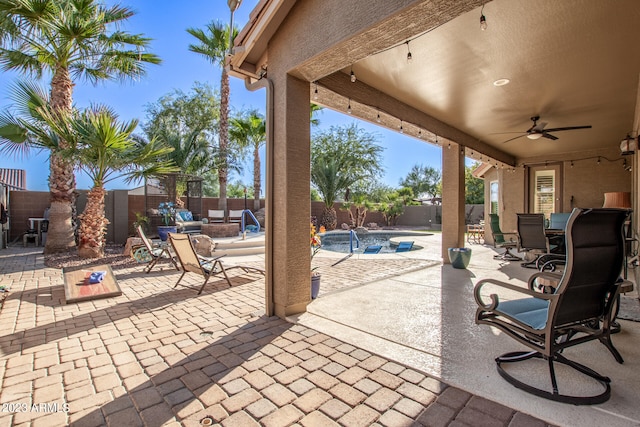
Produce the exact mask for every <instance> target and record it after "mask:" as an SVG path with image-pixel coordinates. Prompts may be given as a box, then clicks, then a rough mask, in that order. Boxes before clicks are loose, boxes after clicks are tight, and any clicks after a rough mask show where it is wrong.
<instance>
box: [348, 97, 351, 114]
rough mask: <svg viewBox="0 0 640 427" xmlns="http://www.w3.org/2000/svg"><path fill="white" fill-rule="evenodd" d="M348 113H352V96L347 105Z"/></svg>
mask: <svg viewBox="0 0 640 427" xmlns="http://www.w3.org/2000/svg"><path fill="white" fill-rule="evenodd" d="M347 114H351V98H349V105H348V106H347Z"/></svg>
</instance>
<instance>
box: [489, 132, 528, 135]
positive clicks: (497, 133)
mask: <svg viewBox="0 0 640 427" xmlns="http://www.w3.org/2000/svg"><path fill="white" fill-rule="evenodd" d="M509 133H519V134H522V135H525V133H524V132H491V133H490V134H489V135H506V134H509Z"/></svg>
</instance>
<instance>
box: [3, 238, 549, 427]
mask: <svg viewBox="0 0 640 427" xmlns="http://www.w3.org/2000/svg"><path fill="white" fill-rule="evenodd" d="M43 261H44V259H43V255H42V254H40V253H38V252H37V250H34V249H33V248H31V249H29V248H27V249H23V248H10V249H7V250H2V251H0V285H4V286H7V287H10V293H9V294H8V298H7V299H6V300H5V301H4V305H3V307H2V309H1V311H0V325H1V326H2V331H1V332H0V356H1V358H0V373H1V375H2V389H1V391H0V403H1V404H2V411H1V412H0V425H15V426H23V425H25V426H26V425H33V426H40V425H41V426H64V425H69V424H71V425H75V426H103V425H107V426H118V427H121V426H137V425H140V426H143V425H145V426H160V425H185V426H197V425H202V422H203V420H204V419H205V418H207V417H208V418H210V419H211V421H212V422H213V424H214V425H218V424H219V425H222V426H252V425H256V426H258V425H263V426H289V425H300V426H331V425H342V426H369V425H380V426H409V425H417V426H419V425H425V426H446V425H452V426H463V425H471V426H544V425H545V423H544V422H542V421H540V420H537V419H535V418H533V417H530V416H528V415H525V414H523V413H519V412H515V411H513V410H511V409H509V408H507V407H505V406H502V405H498V404H496V403H493V402H491V401H490V400H487V399H485V398H483V397H481V396H474V395H471V394H469V393H466V392H464V391H462V390H460V389H457V388H454V387H448V386H447V385H446V384H443V383H441V382H440V381H438V380H436V379H434V378H430V377H428V376H426V375H425V374H423V373H421V372H419V371H417V370H415V369H412V368H411V367H408V366H403V365H400V364H398V363H395V362H394V361H392V360H388V359H385V358H382V357H379V356H377V355H376V354H372V353H370V352H367V351H364V350H362V349H359V348H358V347H356V346H353V345H350V344H348V343H345V342H342V341H339V340H337V339H334V338H332V337H331V336H327V335H325V334H322V333H319V332H317V331H314V330H313V329H310V328H307V327H302V326H299V325H295V324H291V323H287V322H286V321H284V320H281V319H279V318H275V317H272V318H268V317H266V316H264V315H263V313H264V304H263V298H264V280H263V278H262V276H259V275H250V274H245V273H243V272H242V271H241V270H238V269H235V270H232V274H231V281H232V283H233V284H234V286H233V287H231V288H229V287H228V286H226V283H225V282H222V281H219V280H218V281H214V282H213V284H212V285H207V288H205V291H204V292H203V294H202V295H200V296H198V295H196V291H194V290H191V289H186V288H179V289H173V288H172V286H173V284H174V283H175V281H176V280H177V278H178V276H179V274H180V273H179V272H176V271H175V270H172V269H171V268H168V267H166V268H164V269H162V270H158V271H155V270H154V271H152V272H151V273H150V274H143V273H142V266H140V265H132V266H125V267H123V268H117V269H114V273H115V274H116V277H117V279H118V281H119V284H120V287H121V288H122V291H123V295H122V296H120V297H116V298H110V299H102V300H94V301H88V302H81V303H75V304H69V305H66V304H65V301H64V290H63V286H62V283H63V282H62V272H61V270H60V269H54V268H46V267H45V266H44V262H43ZM362 262H367V261H360V262H358V263H356V264H352V267H353V268H357V269H358V271H361V270H362V265H361V263H362ZM393 263H396V264H393ZM374 264H375V265H374ZM415 268H419V266H418V265H417V264H416V263H411V262H408V261H407V260H398V261H395V260H385V261H379V260H377V261H372V263H371V264H370V267H369V269H371V270H375V269H378V270H379V271H385V270H386V271H387V272H390V271H393V272H394V273H393V274H397V273H398V271H402V270H403V269H404V270H411V269H415ZM336 271H337V273H334V274H335V276H334V277H333V278H332V281H334V282H338V283H345V284H355V282H356V281H357V280H354V279H353V277H354V271H349V268H345V269H343V270H336ZM340 274H344V275H345V278H346V277H351V278H352V279H351V282H349V281H347V280H346V279H345V280H344V281H341V278H340ZM380 275H382V274H381V273H380ZM200 279H201V278H200V277H198V276H196V275H192V274H188V275H187V276H186V277H185V280H187V282H188V283H191V284H193V285H196V284H199V283H201V282H200ZM325 291H326V290H325Z"/></svg>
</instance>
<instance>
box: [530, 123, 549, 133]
mask: <svg viewBox="0 0 640 427" xmlns="http://www.w3.org/2000/svg"><path fill="white" fill-rule="evenodd" d="M546 125H547V124H546V123H540V124H539V125H537V126H534V127H533V128H531V132H542V131H543V130H544V127H545V126H546Z"/></svg>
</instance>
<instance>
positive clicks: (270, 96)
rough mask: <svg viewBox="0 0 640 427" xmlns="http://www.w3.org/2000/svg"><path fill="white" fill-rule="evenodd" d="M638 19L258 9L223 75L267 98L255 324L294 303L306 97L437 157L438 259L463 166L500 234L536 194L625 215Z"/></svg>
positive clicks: (410, 3) (292, 6) (623, 5)
mask: <svg viewBox="0 0 640 427" xmlns="http://www.w3.org/2000/svg"><path fill="white" fill-rule="evenodd" d="M232 3H236V4H237V2H232ZM481 18H482V21H483V22H484V23H485V24H486V28H485V29H484V30H483V28H481ZM639 19H640V7H638V4H637V3H636V2H635V1H633V0H625V1H621V2H618V1H601V2H589V3H586V4H585V3H584V2H580V1H563V2H556V1H552V0H541V1H538V2H535V4H532V3H531V2H528V1H524V0H518V1H508V0H494V1H491V2H483V1H479V0H465V1H456V2H447V1H433V0H403V1H394V2H387V1H382V0H381V1H366V0H362V1H359V0H355V1H352V2H350V3H349V6H348V7H346V6H345V5H344V3H343V2H340V1H338V0H335V1H333V0H327V1H323V2H311V1H293V0H262V1H260V2H259V3H258V5H257V7H256V8H255V10H254V11H253V13H252V15H251V18H250V22H249V23H248V24H247V25H246V26H245V27H244V29H243V30H242V31H241V33H240V34H239V36H238V37H237V38H236V39H235V47H234V49H233V52H232V55H231V56H230V57H229V60H228V69H229V72H230V73H231V75H233V76H236V77H239V78H242V79H244V80H245V85H246V86H247V88H249V89H251V90H254V89H258V88H266V89H267V90H266V92H267V97H266V98H267V99H266V103H267V119H268V141H267V161H266V164H267V180H266V187H267V190H266V195H267V202H266V206H267V221H268V223H267V227H266V229H267V232H268V236H267V254H268V255H267V260H266V268H267V290H266V296H265V299H266V307H267V313H269V314H272V313H275V314H276V315H278V316H280V317H285V316H288V315H291V314H295V313H300V312H304V311H305V309H306V306H307V304H309V302H310V300H309V292H308V288H309V284H308V283H309V280H310V279H309V270H310V259H309V257H308V255H305V254H306V253H308V248H307V246H308V242H307V238H306V233H307V231H306V228H307V222H308V218H309V210H308V209H307V208H305V206H302V207H301V203H300V201H301V200H307V199H308V198H309V168H308V164H309V150H310V148H309V136H310V130H309V114H308V111H307V105H309V103H310V102H314V103H317V104H320V105H322V106H325V107H327V108H331V109H334V110H336V111H341V112H344V113H345V114H346V113H347V112H348V113H350V114H351V115H352V116H353V117H357V118H360V119H362V120H366V121H369V122H371V123H378V124H379V125H380V126H383V127H386V128H389V129H393V130H396V131H398V132H402V133H404V134H405V135H411V136H413V137H415V138H418V139H422V140H424V141H425V143H430V144H437V145H438V146H440V147H442V159H443V160H442V174H443V197H442V207H443V211H442V217H443V230H442V231H443V234H442V246H441V256H442V259H443V261H444V262H445V263H446V262H448V259H447V256H446V251H447V248H449V247H460V246H463V245H464V240H463V236H464V231H465V226H464V188H465V186H464V165H465V158H472V159H476V160H479V161H481V162H483V163H484V164H485V165H486V167H487V169H486V170H485V171H484V174H483V176H484V178H485V181H486V182H487V184H488V185H486V196H485V200H486V201H487V202H486V203H487V209H485V211H486V212H487V213H488V212H492V211H494V213H497V214H498V215H500V219H501V226H502V229H503V230H514V229H515V228H516V227H515V226H516V213H519V212H537V211H538V210H539V209H541V208H540V206H538V203H539V200H540V197H541V196H540V194H539V193H541V192H542V191H543V190H544V191H545V192H547V193H549V194H553V196H552V198H551V200H552V203H551V204H550V205H549V206H546V207H545V208H544V209H547V210H549V211H551V212H570V211H571V210H572V209H573V208H574V207H601V206H602V205H603V200H604V193H606V192H631V193H632V197H631V199H632V207H636V208H637V200H638V197H637V188H638V186H637V181H638V167H637V160H636V159H637V153H636V151H635V150H631V151H630V152H628V153H625V154H626V155H624V156H623V155H621V149H620V144H621V141H622V140H625V141H627V140H628V141H630V142H631V143H632V145H633V144H636V145H637V135H638V128H639V123H640V108H638V107H637V106H638V105H639V101H638V100H639V91H638V84H639V78H638V77H639V75H640V44H639V43H638V40H640V28H639V27H638V26H637V25H636V23H637V22H638V20H639ZM537 117H539V118H537ZM534 118H537V119H535V120H534ZM567 128H577V129H567ZM554 129H555V131H552V130H554ZM547 131H548V133H547ZM627 137H628V138H627ZM623 151H624V150H623ZM626 151H629V150H626ZM549 180H550V181H551V182H552V184H551V185H552V186H551V187H547V186H546V185H547V184H546V183H547V182H548V181H549ZM543 187H544V188H543ZM276 206H277V209H276ZM489 207H491V208H492V209H488V208H489ZM636 210H637V209H636ZM486 222H488V221H486ZM634 228H637V226H636V225H635V224H634ZM489 240H491V239H489Z"/></svg>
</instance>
